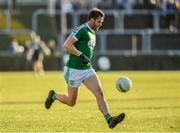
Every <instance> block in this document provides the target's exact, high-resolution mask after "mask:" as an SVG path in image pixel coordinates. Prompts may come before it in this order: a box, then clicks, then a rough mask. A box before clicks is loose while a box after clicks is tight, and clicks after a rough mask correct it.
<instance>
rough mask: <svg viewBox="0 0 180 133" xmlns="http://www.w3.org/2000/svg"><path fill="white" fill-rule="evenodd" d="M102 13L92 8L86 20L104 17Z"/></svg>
mask: <svg viewBox="0 0 180 133" xmlns="http://www.w3.org/2000/svg"><path fill="white" fill-rule="evenodd" d="M104 16H105V15H104V12H103V11H102V10H100V9H98V8H93V9H91V11H90V12H89V16H88V20H90V19H91V18H93V19H97V18H98V17H104Z"/></svg>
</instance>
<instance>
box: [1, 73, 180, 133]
mask: <svg viewBox="0 0 180 133" xmlns="http://www.w3.org/2000/svg"><path fill="white" fill-rule="evenodd" d="M98 75H99V77H100V79H101V82H102V86H103V91H104V94H105V97H106V99H107V102H108V104H109V108H110V111H111V113H112V115H117V114H118V113H120V112H125V113H126V116H127V117H126V119H125V121H124V122H123V123H121V124H119V125H118V126H117V127H116V128H114V129H109V128H108V126H107V124H106V122H105V120H104V118H103V116H102V115H101V113H100V111H99V110H98V107H97V105H96V100H95V97H94V96H93V95H92V94H91V92H90V91H88V90H87V89H86V88H85V87H84V86H82V87H81V88H80V93H79V98H78V103H77V105H76V106H74V107H68V106H66V105H64V104H62V103H60V102H58V101H56V102H55V103H54V104H53V106H52V108H51V109H50V110H46V109H45V107H44V100H45V98H46V97H47V94H48V91H49V89H52V88H53V89H55V90H56V91H57V92H65V91H66V83H65V80H64V79H63V73H62V72H46V74H45V75H42V76H36V75H34V74H32V73H31V72H1V73H0V131H2V132H11V131H16V132H20V131H21V132H27V131H31V132H36V131H38V132H49V131H51V132H64V131H65V132H66V131H68V132H72V131H73V132H94V131H99V132H105V131H106V132H118V131H124V132H125V131H141V132H146V131H152V132H154V131H156V132H157V131H158V132H174V131H176V132H177V131H180V71H119V72H98ZM121 75H125V76H128V77H129V78H130V79H131V80H132V83H133V88H132V90H130V91H129V92H126V93H121V92H118V91H117V90H116V89H115V81H116V79H117V78H118V77H119V76H121Z"/></svg>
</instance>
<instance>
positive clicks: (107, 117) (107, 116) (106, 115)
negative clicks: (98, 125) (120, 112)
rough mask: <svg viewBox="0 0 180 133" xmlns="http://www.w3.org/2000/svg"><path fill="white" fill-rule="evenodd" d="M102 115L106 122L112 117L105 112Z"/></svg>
mask: <svg viewBox="0 0 180 133" xmlns="http://www.w3.org/2000/svg"><path fill="white" fill-rule="evenodd" d="M104 117H105V119H106V121H107V122H108V121H109V120H110V119H111V118H112V116H111V115H110V114H109V113H107V114H105V115H104Z"/></svg>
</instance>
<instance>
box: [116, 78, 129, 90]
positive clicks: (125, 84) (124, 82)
mask: <svg viewBox="0 0 180 133" xmlns="http://www.w3.org/2000/svg"><path fill="white" fill-rule="evenodd" d="M131 88H132V82H131V80H130V79H129V78H128V77H126V76H121V77H119V78H118V79H117V81H116V89H117V90H118V91H120V92H127V91H129V90H130V89H131Z"/></svg>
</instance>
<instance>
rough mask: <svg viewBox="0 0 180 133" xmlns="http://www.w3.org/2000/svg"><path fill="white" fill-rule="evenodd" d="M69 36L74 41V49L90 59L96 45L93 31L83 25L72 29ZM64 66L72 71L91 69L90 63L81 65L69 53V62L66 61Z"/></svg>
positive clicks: (80, 62)
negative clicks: (72, 69)
mask: <svg viewBox="0 0 180 133" xmlns="http://www.w3.org/2000/svg"><path fill="white" fill-rule="evenodd" d="M71 36H73V37H74V38H75V39H76V43H75V44H74V46H75V47H76V49H78V50H79V51H81V52H82V53H83V54H84V55H86V56H87V57H88V58H89V59H91V58H92V56H93V51H94V47H95V44H96V36H95V32H94V30H92V29H91V28H90V27H89V25H88V24H87V23H85V24H82V25H81V26H79V27H77V28H76V29H74V30H73V31H72V33H71ZM66 66H68V67H70V68H74V69H89V68H91V67H92V65H91V63H89V64H83V63H82V61H81V60H80V58H79V57H78V56H76V55H74V54H71V53H69V60H68V61H67V63H66Z"/></svg>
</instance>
